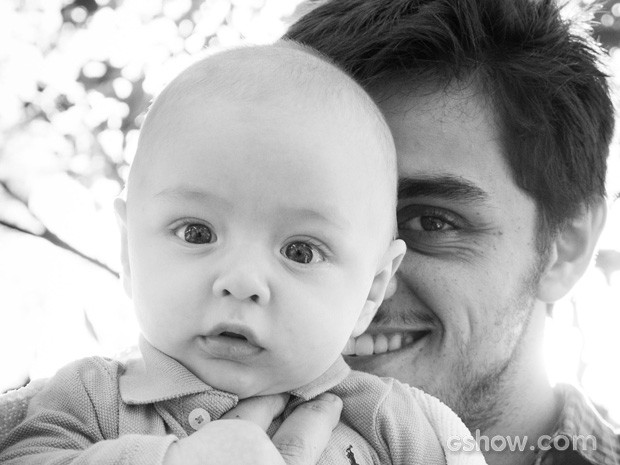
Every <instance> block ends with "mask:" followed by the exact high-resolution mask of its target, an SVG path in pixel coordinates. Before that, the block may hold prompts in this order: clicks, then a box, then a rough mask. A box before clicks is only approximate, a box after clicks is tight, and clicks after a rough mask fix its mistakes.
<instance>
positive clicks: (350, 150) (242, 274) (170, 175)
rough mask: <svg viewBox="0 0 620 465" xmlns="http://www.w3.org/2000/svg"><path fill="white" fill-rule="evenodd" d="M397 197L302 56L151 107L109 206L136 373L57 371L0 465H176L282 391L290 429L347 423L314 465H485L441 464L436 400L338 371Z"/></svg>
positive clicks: (334, 81)
mask: <svg viewBox="0 0 620 465" xmlns="http://www.w3.org/2000/svg"><path fill="white" fill-rule="evenodd" d="M396 182H397V181H396V166H395V150H394V146H393V141H392V138H391V135H390V133H389V129H388V128H387V126H386V123H385V121H384V119H383V117H382V116H381V114H380V112H379V110H378V109H377V108H376V107H375V105H374V104H373V102H372V101H371V99H370V98H369V97H368V96H367V95H366V94H365V93H364V91H363V90H362V89H361V88H360V87H359V86H358V85H357V84H356V83H355V82H354V81H353V80H352V79H350V78H349V77H348V76H347V75H345V74H344V73H343V72H342V71H340V70H339V69H337V68H336V67H335V66H333V65H331V64H330V63H328V62H327V61H325V60H324V59H323V58H321V57H319V56H317V55H316V54H314V53H313V52H310V51H308V50H305V49H302V48H301V47H299V46H297V45H295V44H290V43H288V44H287V43H281V44H277V45H274V46H260V47H245V48H239V49H234V50H229V51H226V52H222V53H220V54H217V55H214V56H211V57H208V58H206V59H203V60H201V61H198V62H197V63H195V64H194V65H193V66H191V67H189V68H188V69H187V70H185V71H184V72H182V73H181V74H180V75H179V76H178V77H177V78H176V79H175V80H173V81H172V83H170V84H169V85H168V86H167V87H166V88H165V89H164V90H163V92H162V93H161V94H160V95H159V97H158V98H157V99H156V100H155V102H154V104H153V106H152V108H151V109H150V111H149V113H148V116H147V118H146V120H145V122H144V125H143V128H142V131H141V135H140V140H139V144H138V151H137V154H136V157H135V160H134V162H133V166H132V168H131V172H130V176H129V182H128V185H127V198H126V201H123V200H120V199H119V200H117V202H116V204H115V207H116V210H117V213H118V216H119V218H120V219H121V223H122V261H123V268H124V269H123V275H124V285H125V289H126V291H127V293H128V294H129V295H130V296H131V297H132V299H133V302H134V305H135V311H136V313H137V317H138V322H139V325H140V328H141V333H142V335H141V340H140V349H141V352H142V358H139V359H135V360H131V361H129V362H126V363H121V362H118V361H113V360H108V359H103V358H90V359H86V360H82V361H78V362H75V363H74V364H72V365H70V366H69V367H66V368H64V369H63V370H61V371H60V372H59V374H58V375H57V376H56V377H55V378H53V379H52V380H51V381H50V382H49V383H48V385H47V386H46V388H45V390H44V391H43V392H42V393H41V394H39V395H38V396H37V397H35V399H34V400H33V401H32V402H31V406H30V409H29V413H28V417H27V418H26V420H25V421H24V422H23V423H22V424H21V425H20V426H19V427H18V428H16V429H15V430H14V431H13V433H12V434H11V436H10V437H9V438H8V439H7V441H6V443H5V444H4V445H3V447H6V449H5V450H4V452H3V455H1V456H0V462H2V463H6V464H10V463H18V462H19V463H28V461H27V460H24V458H26V457H28V458H29V459H31V460H32V462H35V461H36V462H37V463H43V462H44V461H45V460H49V461H50V462H51V461H55V460H58V461H59V462H60V461H63V463H73V462H72V460H75V461H76V463H77V462H79V463H95V462H96V463H120V462H122V463H138V462H139V463H149V464H170V465H172V464H173V463H175V459H176V458H178V457H179V456H180V455H179V454H178V452H179V450H181V449H182V448H183V447H184V445H185V441H187V439H186V438H188V436H189V435H191V434H192V433H193V432H195V431H196V430H198V429H200V427H201V426H202V425H204V424H206V423H207V422H209V421H215V420H217V419H218V418H220V417H221V416H222V415H223V414H225V413H226V412H227V411H228V410H230V409H231V408H233V407H234V406H235V405H236V404H237V402H238V400H239V399H244V398H247V397H253V396H261V395H267V394H274V393H283V392H288V393H290V394H291V399H292V400H291V401H290V403H289V405H288V406H287V409H286V410H285V412H284V415H283V416H286V415H287V414H288V413H290V411H291V410H292V409H294V408H295V406H297V405H299V404H300V403H301V402H303V401H305V400H308V399H311V398H313V397H315V396H317V395H319V394H321V393H323V392H326V391H330V392H333V393H335V394H336V395H338V396H339V397H341V398H342V400H343V403H344V409H343V414H342V418H341V423H340V424H339V425H338V427H337V428H336V429H335V431H334V434H333V436H332V439H331V442H330V444H329V445H328V448H327V450H326V451H325V452H324V454H323V456H322V457H321V463H325V464H345V465H351V464H358V465H363V464H368V463H382V464H385V463H402V464H407V465H410V464H413V463H444V462H445V461H446V459H447V460H448V462H453V463H456V462H459V463H460V462H463V463H470V462H471V463H483V460H482V458H481V455H479V454H471V453H467V454H465V453H455V452H451V451H449V450H448V449H447V446H448V441H449V439H450V437H452V436H457V437H458V438H459V439H461V440H462V439H463V438H468V437H470V435H469V432H468V431H467V430H466V428H465V427H464V425H463V424H462V423H461V422H460V420H459V419H458V418H457V417H456V415H454V414H453V413H452V412H451V411H449V410H448V409H447V408H446V407H445V406H443V405H442V404H440V402H439V401H437V400H436V399H434V398H432V397H430V396H428V395H426V394H424V393H422V392H420V391H419V390H416V389H413V388H410V387H408V386H406V385H403V384H400V383H398V382H397V381H395V380H392V379H380V378H378V377H374V376H371V375H368V374H363V373H358V372H352V371H351V370H350V369H349V368H348V366H347V365H346V364H345V363H344V361H343V359H342V357H341V355H340V354H341V352H342V350H343V348H344V347H345V345H346V344H347V341H348V340H349V338H351V337H355V336H358V335H360V334H361V333H363V332H364V330H365V329H366V327H367V325H368V324H369V323H370V321H371V319H372V318H373V316H374V314H375V312H376V310H377V308H378V306H379V305H380V303H381V301H382V299H383V297H384V293H385V290H386V286H387V284H388V282H389V280H390V278H391V277H392V276H393V274H394V272H395V270H396V268H397V267H398V264H399V263H400V260H401V258H402V257H403V255H404V253H405V246H404V243H403V242H402V241H401V240H397V239H394V231H395V211H396V208H395V202H396ZM281 421H282V420H281V419H278V420H276V422H274V424H273V425H272V431H273V430H274V429H275V428H277V426H278V425H279V423H281ZM202 459H204V460H206V459H207V458H201V460H200V462H198V463H202ZM12 460H14V462H13V461H12ZM185 463H188V462H185ZM205 463H206V462H205Z"/></svg>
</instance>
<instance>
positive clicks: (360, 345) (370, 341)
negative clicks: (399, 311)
mask: <svg viewBox="0 0 620 465" xmlns="http://www.w3.org/2000/svg"><path fill="white" fill-rule="evenodd" d="M413 340H414V336H413V334H412V333H392V334H383V333H378V334H374V335H373V334H362V335H361V336H359V337H357V338H355V339H353V338H350V339H349V340H348V341H347V345H346V346H345V348H344V350H343V351H342V354H343V355H372V354H383V353H385V352H391V351H393V350H398V349H400V348H401V347H402V346H404V345H405V346H406V345H409V344H411V343H413Z"/></svg>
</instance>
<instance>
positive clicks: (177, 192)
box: [154, 186, 231, 206]
mask: <svg viewBox="0 0 620 465" xmlns="http://www.w3.org/2000/svg"><path fill="white" fill-rule="evenodd" d="M154 197H156V198H162V199H165V200H172V201H183V202H206V201H211V202H213V201H216V202H219V203H221V204H224V205H225V206H230V205H231V202H230V201H229V200H228V199H226V198H225V197H222V196H220V195H217V194H215V193H213V192H209V191H206V190H203V189H199V188H195V187H191V186H190V187H188V186H173V187H167V188H165V189H162V190H161V191H159V192H157V193H156V194H155V195H154Z"/></svg>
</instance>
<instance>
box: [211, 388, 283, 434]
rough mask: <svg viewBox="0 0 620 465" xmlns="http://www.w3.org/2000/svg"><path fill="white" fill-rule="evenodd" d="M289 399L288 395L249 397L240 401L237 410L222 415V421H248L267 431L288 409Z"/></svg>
mask: <svg viewBox="0 0 620 465" xmlns="http://www.w3.org/2000/svg"><path fill="white" fill-rule="evenodd" d="M288 399H289V395H288V394H272V395H269V396H259V397H249V398H247V399H243V400H241V401H239V403H238V404H237V406H236V407H235V408H233V409H231V410H229V411H228V412H226V413H225V414H224V415H222V419H228V420H248V421H251V422H252V423H254V424H257V425H258V426H260V427H261V428H262V429H263V431H267V428H268V427H269V425H270V424H271V422H272V421H273V419H274V418H275V417H277V416H278V415H280V414H281V413H282V411H283V410H284V407H286V403H287V402H288Z"/></svg>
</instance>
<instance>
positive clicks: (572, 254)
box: [537, 199, 607, 303]
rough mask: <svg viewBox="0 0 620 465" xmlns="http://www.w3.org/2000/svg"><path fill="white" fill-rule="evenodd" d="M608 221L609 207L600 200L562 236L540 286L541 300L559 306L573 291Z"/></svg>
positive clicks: (563, 231)
mask: <svg viewBox="0 0 620 465" xmlns="http://www.w3.org/2000/svg"><path fill="white" fill-rule="evenodd" d="M606 219H607V205H606V203H605V200H604V199H600V201H598V202H597V203H596V204H594V205H592V206H591V207H589V208H586V207H585V206H584V207H583V208H582V210H581V212H580V213H579V215H578V216H577V217H575V218H574V219H572V220H570V221H569V222H568V224H566V225H565V226H564V227H563V228H562V230H561V231H559V232H558V234H557V237H556V238H555V239H554V240H553V242H552V243H551V250H550V253H549V258H548V262H547V266H546V268H545V271H544V273H543V275H542V277H541V279H540V282H539V284H538V293H537V297H538V299H539V300H541V301H543V302H546V303H553V302H556V301H557V300H559V299H561V298H562V297H564V296H565V295H566V294H568V292H569V291H570V290H571V289H572V288H573V286H574V285H575V283H576V282H577V281H578V280H579V278H581V276H582V275H583V274H584V272H585V271H586V269H587V268H588V265H589V264H590V261H591V259H592V255H593V254H594V250H595V247H596V242H597V241H598V238H599V236H600V235H601V232H602V230H603V227H604V226H605V220H606Z"/></svg>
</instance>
